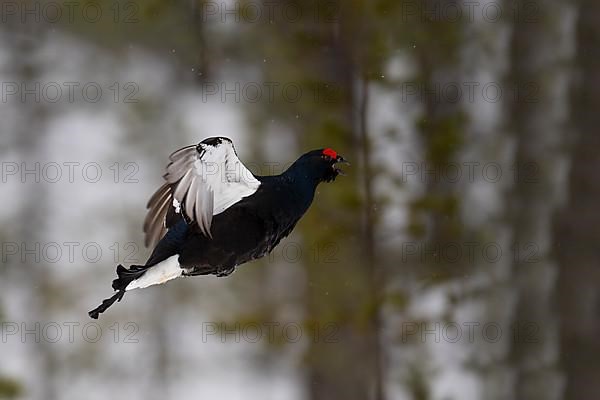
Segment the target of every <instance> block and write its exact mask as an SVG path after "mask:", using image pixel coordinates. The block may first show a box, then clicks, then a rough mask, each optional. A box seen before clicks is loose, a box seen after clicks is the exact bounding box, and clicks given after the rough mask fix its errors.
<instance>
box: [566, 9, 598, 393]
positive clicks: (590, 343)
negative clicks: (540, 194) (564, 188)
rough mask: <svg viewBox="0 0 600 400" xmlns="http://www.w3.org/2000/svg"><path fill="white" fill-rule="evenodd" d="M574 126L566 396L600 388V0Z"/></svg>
mask: <svg viewBox="0 0 600 400" xmlns="http://www.w3.org/2000/svg"><path fill="white" fill-rule="evenodd" d="M579 7H580V9H579V12H580V14H579V20H578V24H577V39H576V40H577V67H578V69H579V71H578V72H579V73H580V74H579V78H580V81H579V82H576V89H575V93H574V102H573V104H574V107H573V125H574V128H575V129H576V134H577V140H576V143H575V146H574V149H573V157H572V165H571V170H570V174H569V190H568V205H567V207H566V208H565V209H564V210H563V211H562V212H561V214H560V215H559V216H558V218H557V235H556V246H555V247H556V251H557V253H558V258H559V263H560V271H559V311H560V318H561V321H560V329H561V334H560V344H561V359H562V360H561V361H562V364H563V368H564V371H565V374H566V378H567V383H566V392H565V398H566V399H569V400H571V399H572V400H575V399H577V400H591V399H596V398H597V397H598V393H600V379H598V378H599V377H600V342H599V341H598V338H599V337H600V268H599V266H600V252H599V251H598V243H600V212H599V211H598V204H600V185H599V184H598V171H599V170H600V153H599V152H598V149H599V148H600V135H599V134H598V128H599V127H600V112H599V110H600V25H599V24H598V21H600V3H599V2H598V1H596V0H582V1H580V2H579Z"/></svg>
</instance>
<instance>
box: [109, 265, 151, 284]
mask: <svg viewBox="0 0 600 400" xmlns="http://www.w3.org/2000/svg"><path fill="white" fill-rule="evenodd" d="M148 268H150V267H147V266H144V265H132V266H130V267H129V269H127V268H125V267H124V266H122V265H121V264H119V265H117V279H115V280H114V281H112V288H113V289H115V290H125V288H126V287H127V285H129V284H130V283H131V282H132V281H135V280H136V279H138V278H139V277H141V276H142V275H144V272H146V270H147V269H148Z"/></svg>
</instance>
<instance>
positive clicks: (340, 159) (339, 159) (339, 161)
mask: <svg viewBox="0 0 600 400" xmlns="http://www.w3.org/2000/svg"><path fill="white" fill-rule="evenodd" d="M335 164H346V165H348V166H349V165H350V162H348V161H347V160H346V159H345V158H344V157H342V156H337V158H336V159H335V163H334V167H333V168H334V169H335V171H336V172H337V173H338V174H339V175H342V176H346V174H345V173H344V171H343V170H342V169H340V168H337V167H335Z"/></svg>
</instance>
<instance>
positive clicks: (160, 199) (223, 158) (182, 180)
mask: <svg viewBox="0 0 600 400" xmlns="http://www.w3.org/2000/svg"><path fill="white" fill-rule="evenodd" d="M169 159H170V160H171V162H170V163H169V165H168V166H167V173H166V174H165V175H164V178H165V180H166V181H167V182H166V183H165V184H163V185H162V186H161V187H160V188H159V189H158V190H157V191H156V193H154V195H153V196H152V197H151V198H150V201H149V202H148V206H147V208H148V209H149V211H148V215H147V216H146V220H145V221H144V232H145V233H146V237H145V243H146V246H150V245H154V244H155V243H156V242H158V240H160V238H162V237H163V236H164V234H165V232H166V230H167V229H168V228H169V221H168V220H169V219H170V218H167V217H168V214H169V215H171V214H172V211H173V209H174V211H175V213H183V214H185V217H186V220H187V221H189V222H190V223H193V222H195V223H196V224H197V225H198V228H199V229H200V231H201V232H202V233H203V234H204V235H206V236H207V237H211V232H210V227H211V222H212V217H213V216H214V215H217V214H220V213H222V212H223V211H225V210H226V209H228V208H229V207H231V206H232V205H234V204H235V203H237V202H239V201H240V200H242V199H243V198H244V197H248V196H250V195H252V194H253V193H254V192H256V190H257V189H258V187H259V186H260V181H259V180H258V179H256V178H255V177H254V175H252V173H251V172H250V171H249V170H248V169H247V168H246V167H245V166H244V165H243V164H242V163H241V161H240V160H239V159H238V157H237V155H236V154H235V149H234V148H233V144H232V142H231V141H230V140H229V139H226V138H210V139H206V140H204V141H202V142H200V144H198V145H197V146H187V147H184V148H182V149H180V150H177V151H176V152H174V153H173V154H171V156H170V157H169ZM169 210H171V213H169Z"/></svg>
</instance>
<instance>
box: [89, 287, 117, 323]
mask: <svg viewBox="0 0 600 400" xmlns="http://www.w3.org/2000/svg"><path fill="white" fill-rule="evenodd" d="M124 295H125V290H119V291H118V292H117V293H115V294H114V295H113V296H112V297H109V298H108V299H104V300H103V301H102V304H100V305H99V306H98V307H96V308H94V309H93V310H92V311H90V312H89V313H88V315H89V316H90V318H93V319H98V316H99V315H100V314H102V313H103V312H104V311H106V309H107V308H108V307H110V306H112V305H113V303H114V302H115V301H121V299H122V298H123V296H124Z"/></svg>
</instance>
